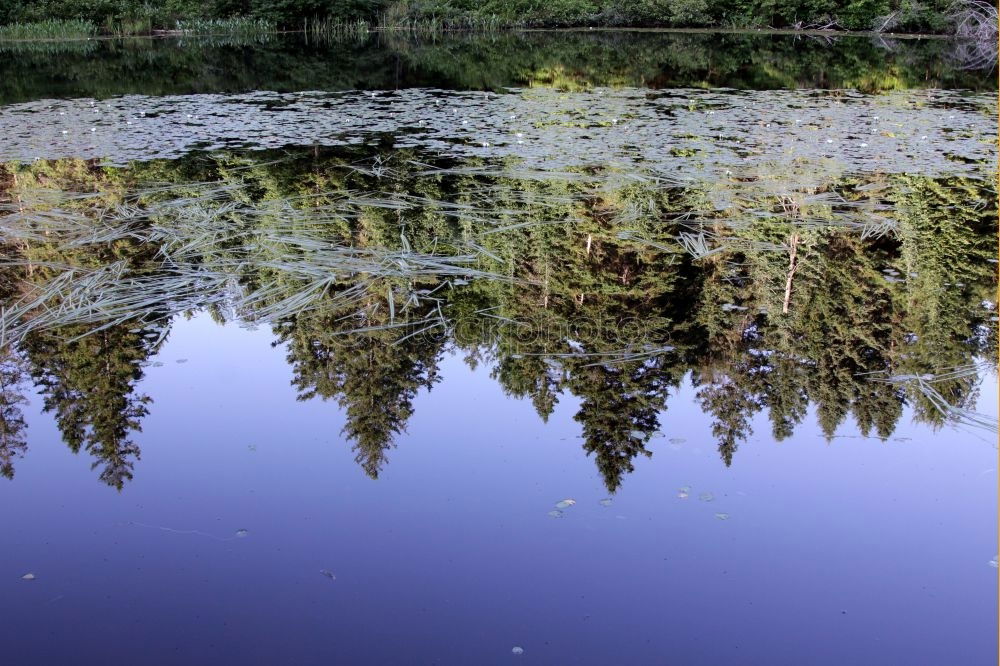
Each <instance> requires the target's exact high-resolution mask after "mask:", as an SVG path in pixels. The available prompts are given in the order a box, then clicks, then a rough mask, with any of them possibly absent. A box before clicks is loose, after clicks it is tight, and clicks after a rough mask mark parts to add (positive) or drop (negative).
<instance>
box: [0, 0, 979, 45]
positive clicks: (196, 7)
mask: <svg viewBox="0 0 1000 666" xmlns="http://www.w3.org/2000/svg"><path fill="white" fill-rule="evenodd" d="M972 10H975V11H976V12H979V13H985V14H986V15H987V18H989V17H992V18H993V19H994V23H995V18H996V11H995V8H994V7H993V5H990V4H988V3H982V2H974V1H970V0H959V1H958V2H956V0H544V1H543V0H161V1H158V2H152V1H150V0H0V25H5V24H38V23H45V22H51V21H76V22H81V23H79V24H77V25H76V26H75V28H76V29H77V30H86V29H87V26H88V25H89V26H91V27H92V28H93V29H94V30H102V31H104V32H109V33H124V34H135V33H139V32H142V31H150V30H155V29H177V28H178V27H179V26H181V27H183V26H184V25H185V24H187V25H188V26H200V27H201V28H203V29H208V30H211V29H212V26H213V24H212V22H213V21H220V20H229V19H233V18H234V17H239V18H240V19H242V21H241V22H240V23H238V24H231V25H230V26H229V27H230V28H232V27H234V25H235V26H237V27H239V28H240V29H243V30H266V29H296V30H297V29H303V28H304V27H306V28H308V26H309V25H310V24H311V25H313V26H322V25H330V24H336V25H340V24H341V23H349V22H358V21H363V22H367V23H370V24H373V25H385V26H390V27H392V26H414V25H422V26H431V27H437V28H441V29H449V28H451V29H456V28H457V29H463V28H464V29H501V28H507V27H673V28H695V27H703V28H726V29H762V28H782V29H795V30H810V29H812V30H817V29H824V30H861V31H876V32H921V33H938V34H941V33H952V32H955V31H956V29H957V28H961V27H962V25H964V24H966V23H967V20H966V19H968V12H969V11H972ZM206 22H208V23H206ZM225 27H226V26H224V25H223V24H221V23H216V24H215V28H216V29H218V30H220V31H221V30H224V29H225ZM966 27H968V26H966ZM64 29H65V26H64ZM42 33H44V31H42ZM42 33H39V36H44V34H42ZM56 33H58V31H56ZM993 34H994V35H995V34H996V30H995V25H994V26H993ZM28 36H30V33H29V34H28ZM52 36H59V35H58V34H55V35H52ZM0 37H2V31H0Z"/></svg>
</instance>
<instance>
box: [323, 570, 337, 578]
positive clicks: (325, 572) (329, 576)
mask: <svg viewBox="0 0 1000 666" xmlns="http://www.w3.org/2000/svg"><path fill="white" fill-rule="evenodd" d="M319 572H320V573H321V574H322V575H324V576H326V577H327V578H329V579H330V580H337V577H336V576H334V575H333V572H332V571H327V570H326V569H320V570H319Z"/></svg>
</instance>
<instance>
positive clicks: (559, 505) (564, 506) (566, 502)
mask: <svg viewBox="0 0 1000 666" xmlns="http://www.w3.org/2000/svg"><path fill="white" fill-rule="evenodd" d="M574 504H576V500H575V499H564V500H562V501H561V502H556V508H557V509H568V508H569V507H571V506H573V505H574Z"/></svg>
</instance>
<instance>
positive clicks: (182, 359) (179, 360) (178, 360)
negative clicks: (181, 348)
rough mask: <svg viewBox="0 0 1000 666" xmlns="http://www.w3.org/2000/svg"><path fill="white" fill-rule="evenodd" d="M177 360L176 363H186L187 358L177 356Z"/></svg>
mask: <svg viewBox="0 0 1000 666" xmlns="http://www.w3.org/2000/svg"><path fill="white" fill-rule="evenodd" d="M177 362H178V363H187V362H188V360H187V359H186V358H179V359H177Z"/></svg>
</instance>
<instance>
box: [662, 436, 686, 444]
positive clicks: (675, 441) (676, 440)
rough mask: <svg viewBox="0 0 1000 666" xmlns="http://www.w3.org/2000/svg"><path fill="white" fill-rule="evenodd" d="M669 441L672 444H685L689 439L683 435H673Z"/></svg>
mask: <svg viewBox="0 0 1000 666" xmlns="http://www.w3.org/2000/svg"><path fill="white" fill-rule="evenodd" d="M667 441H668V442H670V443H671V444H683V443H684V442H686V441H687V440H686V439H684V438H683V437H671V438H670V439H668V440H667Z"/></svg>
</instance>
